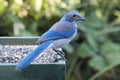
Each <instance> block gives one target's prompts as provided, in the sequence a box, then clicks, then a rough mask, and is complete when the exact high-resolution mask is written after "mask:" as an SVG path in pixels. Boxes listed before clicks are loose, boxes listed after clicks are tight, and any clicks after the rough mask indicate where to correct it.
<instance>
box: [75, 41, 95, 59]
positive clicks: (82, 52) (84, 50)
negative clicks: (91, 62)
mask: <svg viewBox="0 0 120 80" xmlns="http://www.w3.org/2000/svg"><path fill="white" fill-rule="evenodd" d="M77 54H78V56H80V57H83V58H84V57H88V56H96V54H95V53H94V52H93V51H92V50H91V49H90V48H89V46H87V45H86V44H85V43H84V44H82V45H80V46H79V47H78V49H77Z"/></svg>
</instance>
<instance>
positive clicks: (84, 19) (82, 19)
mask: <svg viewBox="0 0 120 80" xmlns="http://www.w3.org/2000/svg"><path fill="white" fill-rule="evenodd" d="M78 20H79V21H80V20H81V21H86V18H84V17H80V18H79V19H78Z"/></svg>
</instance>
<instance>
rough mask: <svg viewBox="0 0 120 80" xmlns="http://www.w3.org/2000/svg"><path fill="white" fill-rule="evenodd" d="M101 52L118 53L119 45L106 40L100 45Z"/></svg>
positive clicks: (119, 50)
mask: <svg viewBox="0 0 120 80" xmlns="http://www.w3.org/2000/svg"><path fill="white" fill-rule="evenodd" d="M102 53H103V54H110V53H112V54H114V53H120V45H118V44H115V43H113V42H111V41H107V42H106V43H105V44H104V45H103V46H102Z"/></svg>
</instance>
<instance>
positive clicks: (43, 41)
mask: <svg viewBox="0 0 120 80" xmlns="http://www.w3.org/2000/svg"><path fill="white" fill-rule="evenodd" d="M80 20H82V21H84V20H85V18H84V17H82V16H81V15H80V14H79V13H78V12H76V11H70V12H67V13H66V14H65V15H64V16H63V17H62V18H61V19H60V21H58V22H56V23H55V24H54V25H53V26H52V27H51V28H50V29H49V30H48V31H47V32H45V33H44V34H43V35H42V36H41V37H40V38H39V39H38V41H37V42H38V43H39V45H38V47H37V48H35V49H34V50H33V51H32V52H31V53H30V54H29V55H28V56H26V57H25V58H24V59H23V60H22V61H21V62H20V63H18V65H17V66H16V70H19V71H21V70H23V69H24V68H26V67H27V66H28V65H29V64H30V63H31V62H32V61H33V60H34V59H35V58H36V57H37V56H38V55H39V54H40V53H42V52H43V51H44V50H45V49H46V48H52V49H54V50H58V49H59V48H61V47H62V46H63V45H65V44H68V43H69V42H70V41H71V40H72V39H73V38H74V36H75V35H76V33H77V24H76V22H77V21H80Z"/></svg>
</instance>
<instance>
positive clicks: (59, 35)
mask: <svg viewBox="0 0 120 80" xmlns="http://www.w3.org/2000/svg"><path fill="white" fill-rule="evenodd" d="M74 33H75V29H73V27H71V25H68V24H67V25H66V22H64V23H63V22H59V23H56V24H55V25H53V27H52V28H51V29H50V30H48V31H47V32H46V33H44V34H43V35H42V36H41V37H40V38H39V40H38V43H42V42H45V41H49V40H57V39H64V38H69V37H71V36H72V35H73V34H74Z"/></svg>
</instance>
